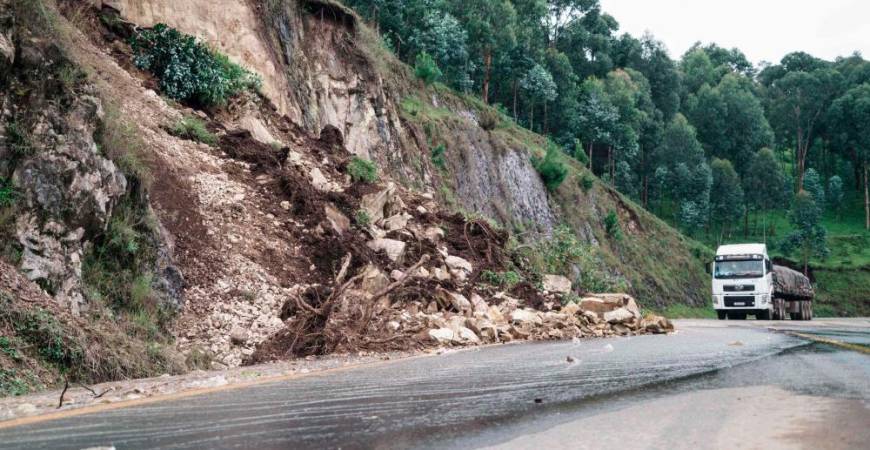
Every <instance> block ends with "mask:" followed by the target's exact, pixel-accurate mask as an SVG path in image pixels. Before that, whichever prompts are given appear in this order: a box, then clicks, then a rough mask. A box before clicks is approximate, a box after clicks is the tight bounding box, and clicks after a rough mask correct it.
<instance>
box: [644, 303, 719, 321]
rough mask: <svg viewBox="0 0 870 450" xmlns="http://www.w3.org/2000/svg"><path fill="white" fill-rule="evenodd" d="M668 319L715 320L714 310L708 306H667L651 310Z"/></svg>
mask: <svg viewBox="0 0 870 450" xmlns="http://www.w3.org/2000/svg"><path fill="white" fill-rule="evenodd" d="M653 311H654V312H656V314H660V315H662V316H665V317H667V318H669V319H715V318H716V310H714V309H713V308H711V307H709V306H689V305H681V304H673V305H668V306H667V307H666V308H664V309H661V310H656V309H653Z"/></svg>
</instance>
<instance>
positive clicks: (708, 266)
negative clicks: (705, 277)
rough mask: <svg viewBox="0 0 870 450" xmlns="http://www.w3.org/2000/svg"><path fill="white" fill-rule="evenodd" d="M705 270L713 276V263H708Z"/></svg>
mask: <svg viewBox="0 0 870 450" xmlns="http://www.w3.org/2000/svg"><path fill="white" fill-rule="evenodd" d="M704 269H705V270H706V271H707V274H709V275H713V263H711V262H708V263H707V264H704Z"/></svg>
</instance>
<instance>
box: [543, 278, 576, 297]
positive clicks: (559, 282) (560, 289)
mask: <svg viewBox="0 0 870 450" xmlns="http://www.w3.org/2000/svg"><path fill="white" fill-rule="evenodd" d="M543 285H544V290H545V291H549V292H553V293H556V294H567V293H569V292H571V280H569V279H568V277H564V276H562V275H544V280H543Z"/></svg>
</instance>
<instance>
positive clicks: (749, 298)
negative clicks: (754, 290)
mask: <svg viewBox="0 0 870 450" xmlns="http://www.w3.org/2000/svg"><path fill="white" fill-rule="evenodd" d="M713 308H714V309H716V310H725V311H744V310H745V311H759V310H760V311H764V310H768V311H770V310H772V309H773V302H772V301H771V297H770V295H769V294H739V295H738V294H717V295H714V296H713Z"/></svg>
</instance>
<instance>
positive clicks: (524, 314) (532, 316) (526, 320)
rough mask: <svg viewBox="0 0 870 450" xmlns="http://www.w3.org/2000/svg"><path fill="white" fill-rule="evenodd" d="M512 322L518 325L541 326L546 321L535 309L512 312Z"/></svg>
mask: <svg viewBox="0 0 870 450" xmlns="http://www.w3.org/2000/svg"><path fill="white" fill-rule="evenodd" d="M511 322H513V323H515V324H518V325H541V324H543V323H544V319H543V318H542V317H541V313H539V312H538V311H535V310H533V309H515V310H513V312H511Z"/></svg>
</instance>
